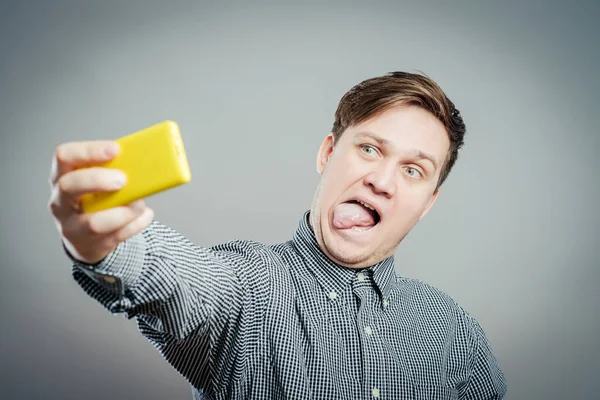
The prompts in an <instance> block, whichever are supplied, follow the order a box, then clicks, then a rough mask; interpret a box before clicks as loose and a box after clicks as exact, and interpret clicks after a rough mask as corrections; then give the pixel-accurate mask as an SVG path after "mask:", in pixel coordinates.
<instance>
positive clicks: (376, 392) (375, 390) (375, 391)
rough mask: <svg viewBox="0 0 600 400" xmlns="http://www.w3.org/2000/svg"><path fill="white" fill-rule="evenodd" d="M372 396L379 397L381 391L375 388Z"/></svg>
mask: <svg viewBox="0 0 600 400" xmlns="http://www.w3.org/2000/svg"><path fill="white" fill-rule="evenodd" d="M371 394H372V395H373V397H379V389H377V388H373V389H372V390H371Z"/></svg>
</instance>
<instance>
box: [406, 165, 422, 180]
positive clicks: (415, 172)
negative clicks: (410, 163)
mask: <svg viewBox="0 0 600 400" xmlns="http://www.w3.org/2000/svg"><path fill="white" fill-rule="evenodd" d="M406 173H407V174H408V176H410V177H411V178H416V179H418V178H421V177H422V176H423V174H421V171H419V170H418V169H416V168H412V167H408V168H406Z"/></svg>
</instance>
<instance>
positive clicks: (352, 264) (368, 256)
mask: <svg viewBox="0 0 600 400" xmlns="http://www.w3.org/2000/svg"><path fill="white" fill-rule="evenodd" d="M351 235H352V234H351ZM345 236H346V235H344V234H340V233H339V232H336V229H332V228H331V227H329V229H327V231H326V232H322V242H323V243H322V246H323V247H324V249H325V253H326V254H327V255H328V256H329V257H330V258H331V259H332V260H333V261H334V262H336V263H338V264H340V265H343V266H345V267H349V268H363V267H368V266H370V265H372V264H376V263H377V260H375V261H371V260H373V259H374V255H375V253H376V252H375V250H374V249H373V248H371V247H372V246H370V245H369V244H368V243H365V242H363V243H361V242H360V241H357V240H356V238H354V237H350V238H348V237H345Z"/></svg>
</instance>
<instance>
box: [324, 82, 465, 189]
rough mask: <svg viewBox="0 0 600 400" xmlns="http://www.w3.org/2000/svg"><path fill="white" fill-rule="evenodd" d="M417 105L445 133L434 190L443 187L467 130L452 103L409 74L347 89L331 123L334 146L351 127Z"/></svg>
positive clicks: (431, 85) (434, 86)
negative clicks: (445, 152)
mask: <svg viewBox="0 0 600 400" xmlns="http://www.w3.org/2000/svg"><path fill="white" fill-rule="evenodd" d="M398 105H416V106H419V107H422V108H424V109H425V110H427V111H429V112H430V113H431V114H433V115H434V116H435V117H436V118H437V119H439V120H440V121H441V122H442V123H443V124H444V126H445V127H446V131H447V132H448V137H449V139H450V149H449V151H448V155H447V156H446V160H445V162H444V164H443V166H442V171H441V173H440V178H439V180H438V184H437V186H436V190H437V189H438V188H439V187H440V186H441V185H442V183H444V181H445V180H446V178H447V177H448V174H449V173H450V170H451V169H452V167H453V166H454V164H455V163H456V160H457V158H458V150H459V149H460V148H461V147H462V146H463V144H464V136H465V132H466V127H465V124H464V122H463V119H462V117H461V115H460V112H459V111H458V109H456V107H454V103H452V101H450V99H449V98H448V97H446V95H445V94H444V92H443V91H442V89H441V88H440V87H439V86H438V84H437V83H435V82H434V81H433V80H432V79H430V78H428V77H427V76H424V75H418V74H412V73H408V72H390V73H388V74H386V75H384V76H379V77H375V78H370V79H367V80H365V81H363V82H361V83H359V84H357V85H356V86H354V87H353V88H352V89H350V90H349V91H348V92H347V93H346V94H344V96H343V97H342V99H341V100H340V103H339V105H338V108H337V110H336V112H335V121H334V123H333V129H332V134H333V139H334V142H335V141H337V139H338V138H339V137H340V136H341V135H342V133H344V131H345V130H346V129H347V128H349V127H350V126H353V125H356V124H359V123H361V122H364V121H366V120H368V119H370V118H373V117H375V116H377V115H378V114H380V113H382V112H384V111H386V110H387V109H389V108H391V107H395V106H398Z"/></svg>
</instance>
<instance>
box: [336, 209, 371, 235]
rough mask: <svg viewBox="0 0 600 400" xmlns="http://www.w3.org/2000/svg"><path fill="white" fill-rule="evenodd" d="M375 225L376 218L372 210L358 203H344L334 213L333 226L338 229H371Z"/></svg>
mask: <svg viewBox="0 0 600 400" xmlns="http://www.w3.org/2000/svg"><path fill="white" fill-rule="evenodd" d="M374 225H375V217H374V215H373V214H372V212H371V211H370V210H367V209H366V208H365V207H363V206H362V205H360V204H358V203H342V204H340V205H338V206H337V207H336V208H335V210H334V211H333V226H335V227H336V228H337V229H349V228H353V227H355V226H356V227H364V228H369V227H372V226H374Z"/></svg>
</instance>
